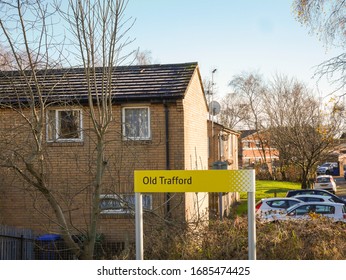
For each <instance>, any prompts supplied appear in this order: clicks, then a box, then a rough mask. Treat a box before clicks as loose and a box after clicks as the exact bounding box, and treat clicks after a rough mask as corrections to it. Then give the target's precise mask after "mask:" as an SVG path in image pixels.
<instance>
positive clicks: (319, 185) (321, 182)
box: [314, 175, 336, 194]
mask: <svg viewBox="0 0 346 280" xmlns="http://www.w3.org/2000/svg"><path fill="white" fill-rule="evenodd" d="M314 189H316V190H327V191H330V192H331V193H334V194H335V193H336V183H335V181H334V178H333V176H331V175H320V176H317V177H316V180H315V183H314Z"/></svg>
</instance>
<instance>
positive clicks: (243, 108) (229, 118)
mask: <svg viewBox="0 0 346 280" xmlns="http://www.w3.org/2000/svg"><path fill="white" fill-rule="evenodd" d="M219 118H220V122H221V123H222V124H223V125H225V126H227V127H229V128H232V129H237V126H238V125H239V127H242V126H244V125H245V124H247V123H249V121H250V106H249V104H248V102H247V101H246V99H245V98H244V96H241V95H239V94H237V93H235V92H232V93H228V94H227V95H226V96H225V97H224V98H223V99H222V100H221V113H220V116H219Z"/></svg>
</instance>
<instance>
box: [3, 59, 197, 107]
mask: <svg viewBox="0 0 346 280" xmlns="http://www.w3.org/2000/svg"><path fill="white" fill-rule="evenodd" d="M197 67H198V64H197V63H196V62H191V63H181V64H154V65H136V66H118V67H116V68H113V70H112V79H111V83H109V82H108V81H107V77H109V76H108V75H102V73H103V72H107V71H108V69H107V68H102V67H99V68H95V79H94V80H95V84H94V86H93V87H92V88H91V92H92V93H93V94H94V95H95V94H96V92H100V91H101V89H102V87H105V86H107V85H110V88H111V90H112V95H113V101H114V102H117V101H124V100H148V99H149V100H162V99H177V98H183V97H184V95H185V93H186V89H187V87H188V85H189V82H190V80H191V77H192V75H193V73H194V72H195V70H196V68H197ZM25 73H26V77H28V78H29V80H30V85H31V88H32V89H33V92H35V91H37V90H38V89H37V87H36V86H35V83H34V82H33V75H32V72H29V71H28V72H25ZM36 75H37V78H38V80H39V84H40V90H41V91H42V92H43V94H44V95H45V97H47V98H49V99H50V100H52V101H53V100H55V101H56V100H64V101H65V100H67V101H71V100H78V101H79V102H83V101H86V100H87V95H88V87H87V82H86V79H87V75H86V74H85V69H84V68H62V69H52V70H40V71H37V72H36ZM26 92H28V86H27V83H26V82H25V79H24V76H23V75H21V73H20V72H17V71H0V102H9V101H12V102H17V100H18V98H20V99H22V101H25V99H26V96H27V94H26Z"/></svg>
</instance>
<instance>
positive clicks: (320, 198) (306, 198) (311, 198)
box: [294, 194, 335, 202]
mask: <svg viewBox="0 0 346 280" xmlns="http://www.w3.org/2000/svg"><path fill="white" fill-rule="evenodd" d="M294 197H295V198H296V199H299V200H301V201H303V202H335V201H334V200H333V198H332V197H331V196H327V195H318V194H300V195H296V196H294Z"/></svg>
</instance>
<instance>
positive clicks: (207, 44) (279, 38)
mask: <svg viewBox="0 0 346 280" xmlns="http://www.w3.org/2000/svg"><path fill="white" fill-rule="evenodd" d="M126 15H127V16H128V17H129V16H131V17H133V18H135V19H136V23H135V25H134V27H133V28H132V29H131V30H130V32H129V33H128V35H129V36H131V37H132V38H135V42H134V43H133V44H132V47H139V48H140V50H142V51H150V52H151V56H152V59H153V62H154V63H180V62H192V61H197V62H198V63H199V67H200V71H201V74H202V78H211V72H212V70H213V69H217V71H216V73H215V75H214V82H215V89H216V91H217V95H218V96H219V97H222V96H223V95H224V94H225V93H227V92H230V91H231V88H230V87H228V82H229V81H230V80H231V79H232V77H233V76H234V75H237V74H240V73H241V72H244V71H245V72H249V71H257V72H258V73H260V74H262V75H263V77H264V78H265V79H271V77H272V76H273V75H275V74H276V73H279V74H284V75H288V76H289V77H295V78H297V79H298V80H300V81H303V82H305V83H306V84H307V85H308V86H309V87H310V88H311V89H313V90H314V91H315V92H316V93H317V88H316V80H313V79H312V76H313V74H314V67H315V66H316V65H318V64H319V63H321V62H323V61H324V60H326V59H327V58H329V57H332V56H335V55H336V54H338V52H337V50H333V49H331V48H329V49H327V48H325V47H324V46H323V44H322V43H321V42H320V41H319V40H318V38H317V37H316V36H315V35H310V34H309V32H308V29H307V28H306V27H305V26H301V24H300V23H298V22H297V21H296V20H295V18H294V15H293V13H292V1H290V0H260V1H259V0H130V1H129V5H128V7H127V10H126ZM331 90H332V88H331V87H329V86H328V84H327V83H325V82H323V83H320V84H319V91H320V92H319V94H320V95H327V94H328V93H329V92H330V91H331Z"/></svg>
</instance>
